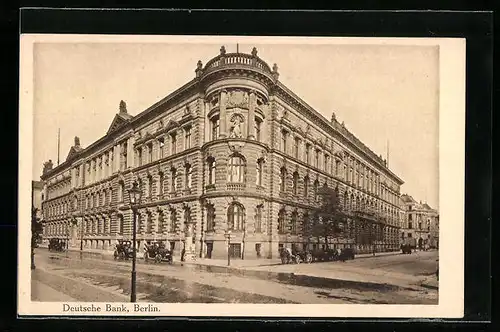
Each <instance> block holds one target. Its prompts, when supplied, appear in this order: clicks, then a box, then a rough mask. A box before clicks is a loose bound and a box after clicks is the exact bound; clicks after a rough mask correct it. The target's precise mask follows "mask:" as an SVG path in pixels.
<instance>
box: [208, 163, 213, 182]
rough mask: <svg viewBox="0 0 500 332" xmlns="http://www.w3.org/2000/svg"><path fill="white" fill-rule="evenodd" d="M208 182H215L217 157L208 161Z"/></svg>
mask: <svg viewBox="0 0 500 332" xmlns="http://www.w3.org/2000/svg"><path fill="white" fill-rule="evenodd" d="M208 184H215V159H210V160H209V161H208Z"/></svg>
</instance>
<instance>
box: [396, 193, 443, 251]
mask: <svg viewBox="0 0 500 332" xmlns="http://www.w3.org/2000/svg"><path fill="white" fill-rule="evenodd" d="M401 201H402V211H404V220H403V223H402V224H401V240H402V242H405V241H407V239H408V238H411V239H414V242H415V245H416V246H417V247H419V248H420V247H425V246H428V247H430V248H439V214H438V212H437V211H436V210H435V209H433V208H431V207H430V206H429V205H428V204H427V203H422V202H421V201H420V202H417V201H416V200H415V199H414V198H413V197H411V196H409V195H407V194H404V195H401Z"/></svg>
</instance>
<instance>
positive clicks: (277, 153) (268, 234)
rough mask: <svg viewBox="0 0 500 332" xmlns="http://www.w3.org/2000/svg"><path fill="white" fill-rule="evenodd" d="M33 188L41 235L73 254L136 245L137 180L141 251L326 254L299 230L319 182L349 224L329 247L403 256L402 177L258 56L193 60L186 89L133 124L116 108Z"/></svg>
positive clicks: (312, 206)
mask: <svg viewBox="0 0 500 332" xmlns="http://www.w3.org/2000/svg"><path fill="white" fill-rule="evenodd" d="M41 179H42V181H43V182H44V189H43V195H44V197H45V198H44V201H43V203H42V211H43V217H44V221H45V225H46V227H45V230H44V236H45V238H51V237H59V238H67V239H69V241H70V245H71V246H73V247H79V246H82V247H84V248H94V249H102V250H112V249H113V247H114V246H113V245H114V243H115V242H116V241H117V240H118V239H122V238H126V239H131V237H132V236H131V234H132V227H133V224H132V223H133V221H132V220H133V218H132V210H131V208H130V201H129V197H128V191H127V190H128V189H129V188H130V187H131V186H132V183H134V182H136V183H138V184H139V186H140V188H141V190H142V193H143V195H142V202H141V204H140V207H139V213H138V218H137V229H138V236H137V239H138V247H139V248H141V243H144V242H145V241H151V240H163V241H166V242H168V243H169V244H170V247H171V249H173V251H174V254H175V255H177V256H179V255H180V252H181V250H182V249H185V250H186V252H191V253H194V254H195V255H196V256H198V257H204V258H225V257H227V255H228V250H229V254H230V255H231V256H232V257H234V258H243V259H254V258H272V257H276V256H277V255H278V248H279V246H296V247H299V248H302V247H307V248H311V249H312V248H314V247H317V246H325V245H326V243H324V240H320V239H314V238H312V237H310V236H308V235H307V232H306V231H305V228H306V227H307V225H308V223H309V222H310V220H311V218H314V209H315V208H316V207H318V206H319V204H320V199H319V189H320V188H321V187H324V186H327V187H330V188H335V190H337V192H338V194H339V197H340V200H341V205H342V207H343V209H344V211H345V212H346V213H347V214H348V216H349V218H348V219H347V221H346V224H345V225H344V227H343V230H342V232H341V233H340V234H337V235H336V236H332V238H331V239H328V242H329V244H332V245H333V246H335V247H340V248H342V247H345V246H351V247H355V248H356V249H357V250H358V252H371V251H372V250H377V251H384V250H394V249H397V248H399V239H398V238H399V234H400V231H399V228H400V215H401V208H400V204H399V202H400V200H399V199H400V186H401V185H402V184H403V181H402V180H401V179H399V178H398V177H397V176H396V175H395V174H393V173H392V172H391V171H390V170H389V169H388V167H387V163H386V161H385V160H383V159H382V158H381V156H377V155H376V154H375V153H374V152H372V151H371V150H370V149H368V148H367V147H366V146H365V145H364V144H363V143H362V142H360V141H359V140H358V139H357V138H356V137H355V136H354V135H353V134H352V133H350V132H349V131H348V130H347V128H346V127H345V125H344V124H343V123H339V122H338V121H337V120H336V118H335V114H333V115H332V118H331V120H330V121H328V120H326V119H325V118H324V117H323V116H321V115H320V114H319V113H318V112H316V111H315V110H313V109H312V108H311V107H310V106H309V105H307V104H306V103H305V102H304V101H303V100H301V99H300V98H299V97H298V96H296V95H295V94H294V93H293V92H292V91H290V90H289V89H288V88H286V87H285V86H284V85H283V84H282V83H281V82H280V81H279V73H278V67H277V66H276V65H274V66H273V67H272V68H271V67H270V66H269V65H268V64H267V63H265V62H264V61H263V60H262V59H261V58H259V57H258V56H257V50H256V49H254V50H253V52H252V54H243V53H226V52H225V49H224V47H222V48H221V52H220V55H218V56H217V57H215V58H213V59H211V60H210V61H208V62H207V63H206V65H205V66H203V65H202V63H201V61H199V62H198V64H197V67H196V70H195V78H194V79H193V80H192V81H190V82H188V83H187V84H185V85H184V86H182V87H181V88H179V89H178V90H176V91H174V92H173V93H172V94H170V95H169V96H167V97H166V98H164V99H163V100H161V101H160V102H158V103H156V104H155V105H153V106H151V107H150V108H148V109H146V110H145V111H143V112H141V113H139V114H138V115H136V116H131V115H130V114H129V113H128V110H127V108H126V104H125V102H123V101H122V102H121V103H120V107H119V112H118V113H117V114H116V116H115V118H114V120H113V122H112V124H111V125H110V127H109V130H108V132H107V133H106V135H105V136H104V137H102V138H101V139H99V140H97V141H96V142H94V143H93V144H91V145H90V146H88V147H87V148H82V147H81V146H80V142H79V139H78V137H76V138H75V144H74V146H73V147H72V148H71V149H70V152H69V154H68V156H67V159H66V161H65V162H63V163H62V164H61V165H59V166H57V167H55V168H54V167H53V165H52V162H51V161H49V162H47V163H45V165H44V171H43V175H42V177H41ZM229 230H230V231H231V236H230V238H229V243H228V239H227V237H226V233H227V231H229Z"/></svg>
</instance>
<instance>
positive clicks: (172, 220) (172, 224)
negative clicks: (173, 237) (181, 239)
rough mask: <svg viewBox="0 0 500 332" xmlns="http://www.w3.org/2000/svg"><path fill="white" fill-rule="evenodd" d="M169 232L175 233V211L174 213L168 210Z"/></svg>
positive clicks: (172, 210)
mask: <svg viewBox="0 0 500 332" xmlns="http://www.w3.org/2000/svg"><path fill="white" fill-rule="evenodd" d="M169 231H172V232H175V231H177V211H175V210H174V209H171V210H170V225H169Z"/></svg>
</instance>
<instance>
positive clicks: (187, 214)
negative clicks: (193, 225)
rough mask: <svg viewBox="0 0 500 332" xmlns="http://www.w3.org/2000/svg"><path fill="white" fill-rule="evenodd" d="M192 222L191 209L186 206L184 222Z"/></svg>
mask: <svg viewBox="0 0 500 332" xmlns="http://www.w3.org/2000/svg"><path fill="white" fill-rule="evenodd" d="M190 222H191V209H189V208H185V209H184V223H185V224H188V223H190Z"/></svg>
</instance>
